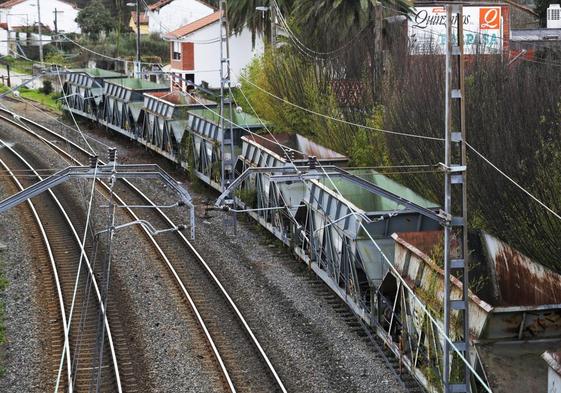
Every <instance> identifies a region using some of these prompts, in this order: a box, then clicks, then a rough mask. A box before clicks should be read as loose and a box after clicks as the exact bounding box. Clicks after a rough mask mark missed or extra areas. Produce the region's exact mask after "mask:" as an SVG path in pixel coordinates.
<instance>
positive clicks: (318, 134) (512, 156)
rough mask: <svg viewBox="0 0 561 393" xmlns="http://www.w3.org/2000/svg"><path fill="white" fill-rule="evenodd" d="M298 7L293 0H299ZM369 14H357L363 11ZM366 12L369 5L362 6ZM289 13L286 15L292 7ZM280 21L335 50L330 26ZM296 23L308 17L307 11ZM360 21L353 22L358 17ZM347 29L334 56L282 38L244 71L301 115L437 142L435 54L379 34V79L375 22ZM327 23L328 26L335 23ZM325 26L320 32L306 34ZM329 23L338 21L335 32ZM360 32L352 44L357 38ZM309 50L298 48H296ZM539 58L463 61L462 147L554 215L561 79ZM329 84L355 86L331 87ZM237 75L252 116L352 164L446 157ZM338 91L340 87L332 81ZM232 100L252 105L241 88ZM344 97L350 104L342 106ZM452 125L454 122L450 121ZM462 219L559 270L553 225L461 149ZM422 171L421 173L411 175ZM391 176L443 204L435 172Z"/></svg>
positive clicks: (560, 252) (439, 101) (440, 70)
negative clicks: (465, 207)
mask: <svg viewBox="0 0 561 393" xmlns="http://www.w3.org/2000/svg"><path fill="white" fill-rule="evenodd" d="M296 3H298V1H296ZM365 12H366V11H365ZM368 12H369V11H368ZM289 15H290V14H289ZM299 18H300V17H299V16H294V17H290V18H289V22H288V23H290V25H291V26H293V27H292V30H293V31H294V32H295V34H296V35H298V36H299V37H301V39H302V40H303V41H305V43H306V46H308V47H309V48H314V49H315V50H316V51H318V52H319V51H327V50H328V48H331V49H333V48H338V47H337V45H336V44H333V45H330V46H329V47H328V46H327V45H326V44H325V42H326V41H329V38H331V37H334V35H333V34H335V33H334V32H333V33H330V30H329V28H330V26H323V27H321V24H322V23H321V19H318V23H316V24H314V25H313V26H312V27H309V26H308V25H306V24H302V23H301V22H299ZM304 19H305V18H304ZM361 20H362V19H361ZM364 23H366V27H361V25H359V27H357V28H356V29H359V31H358V32H357V31H356V29H353V28H352V27H350V28H349V31H348V32H347V33H345V34H346V35H343V36H342V37H339V38H337V40H336V42H347V43H349V44H348V45H347V46H346V47H344V48H343V49H342V50H341V51H340V53H336V54H332V55H330V56H323V58H321V59H319V58H320V57H321V56H319V55H317V56H315V57H314V56H313V53H310V51H309V50H306V49H304V48H303V47H302V46H300V47H299V48H297V46H298V45H297V44H295V43H294V42H293V41H290V40H286V42H285V44H284V45H283V46H282V47H281V48H277V50H276V51H275V52H276V53H275V54H271V53H267V54H266V55H265V56H264V57H263V58H262V59H260V60H257V61H255V62H254V63H253V64H252V65H251V66H250V67H249V68H248V69H247V71H246V74H245V77H247V78H248V79H249V80H250V81H251V82H252V83H253V84H255V85H257V86H260V87H262V88H263V89H264V90H267V91H269V92H271V93H273V94H275V95H276V96H278V97H280V98H283V99H286V100H287V101H290V102H293V103H295V104H298V105H300V106H302V107H305V108H308V109H310V110H313V111H316V112H320V113H323V114H327V115H329V116H331V117H333V118H337V119H343V120H346V121H349V122H354V123H358V124H362V125H367V126H371V127H374V128H380V129H387V130H394V131H398V132H404V133H408V134H414V135H422V136H431V137H437V138H442V137H443V135H444V115H443V113H444V59H443V57H442V56H438V55H428V56H414V55H410V54H409V51H408V48H407V43H406V37H403V36H402V35H400V34H402V33H400V32H401V30H400V29H395V31H392V29H391V28H388V29H387V30H386V38H385V39H386V40H387V42H388V43H390V44H391V45H389V48H390V50H389V51H386V52H385V56H384V60H383V64H384V66H383V74H382V75H383V77H381V79H380V78H377V77H376V76H377V75H380V73H379V72H378V70H377V69H376V64H377V61H376V55H375V53H372V51H371V50H368V49H365V48H364V45H365V44H368V45H370V46H372V45H371V44H372V37H373V32H372V31H373V26H372V25H370V23H371V22H364ZM332 24H333V25H334V26H336V24H335V23H332ZM319 28H324V29H325V33H324V34H323V35H321V37H320V38H317V36H315V35H313V34H310V31H312V30H313V29H319ZM333 28H335V27H333ZM357 36H358V37H359V38H358V39H357V38H355V37H357ZM304 53H306V54H304ZM537 56H538V59H539V60H540V61H539V62H528V61H524V59H522V58H520V59H518V60H517V61H514V62H510V59H509V58H508V56H498V55H496V56H488V55H487V56H479V57H477V58H476V59H475V60H474V61H471V62H470V63H468V65H467V66H466V77H465V80H466V124H467V132H468V141H469V143H470V144H471V145H472V146H473V147H474V148H475V149H477V150H478V151H480V152H481V153H482V154H483V155H484V156H485V157H487V158H488V159H489V160H491V161H492V162H493V163H494V164H496V165H497V166H498V167H499V168H501V169H502V170H504V171H505V172H506V173H507V174H509V175H510V176H511V177H512V179H513V180H514V181H516V182H517V183H519V184H520V185H521V186H523V187H524V188H526V189H527V190H529V191H530V192H531V193H533V194H534V195H535V196H536V197H537V198H539V199H540V200H542V201H543V202H544V203H545V204H546V205H548V206H550V207H551V208H552V209H553V210H555V211H557V212H561V198H559V195H561V172H560V170H559V168H561V127H560V124H561V91H560V90H559V89H558V86H559V85H560V82H561V74H559V72H558V67H556V65H557V63H556V62H555V61H554V60H552V59H549V57H548V56H551V54H544V53H537ZM338 81H343V82H345V83H347V84H348V85H350V83H349V82H353V83H355V86H356V85H358V86H359V89H358V90H355V91H353V92H349V91H345V90H344V89H343V90H341V89H339V90H338V87H337V83H338ZM252 83H248V82H247V81H242V88H241V89H242V90H243V92H244V93H245V94H246V96H247V97H248V98H249V101H250V102H251V104H252V106H253V107H254V108H255V110H256V111H257V113H258V114H259V115H260V116H261V117H262V118H263V119H265V120H267V121H269V122H270V123H271V124H272V125H273V127H272V129H273V130H274V131H275V132H277V131H291V132H299V133H302V134H304V135H306V136H308V137H311V138H312V139H314V140H316V141H317V142H319V143H322V144H324V145H326V146H328V147H330V148H333V149H334V150H337V151H339V152H341V153H344V154H347V155H349V156H350V157H351V164H353V165H360V166H363V165H387V164H389V165H411V164H415V165H435V164H437V163H438V162H441V161H442V160H443V156H444V146H443V144H442V142H440V141H434V140H424V139H416V138H411V137H405V136H398V135H392V134H388V133H382V132H378V131H374V130H366V129H364V128H362V129H361V128H359V127H355V126H351V125H348V124H345V123H341V122H337V121H334V120H330V119H326V118H324V117H320V116H317V115H314V114H311V113H308V112H305V111H302V110H299V109H297V108H295V107H293V106H291V105H288V104H286V103H283V102H282V101H279V100H278V99H276V98H274V97H272V96H270V95H268V94H266V93H264V92H263V91H261V90H259V89H257V88H256V87H255V86H254V85H253V84H252ZM339 87H340V86H339ZM236 100H237V101H238V104H239V105H241V106H242V107H243V108H244V109H245V110H247V111H251V109H250V107H249V105H248V104H247V103H245V99H244V97H243V95H242V94H240V93H238V94H237V95H236ZM349 100H351V101H352V102H351V103H350V104H349V102H348V101H349ZM454 121H455V123H457V119H454ZM468 160H469V164H468V168H469V175H468V182H469V184H468V189H469V209H470V210H469V211H470V214H469V220H470V226H471V228H474V229H484V230H487V231H489V232H490V233H493V234H494V235H496V236H498V237H499V238H501V239H503V240H504V241H506V242H508V243H509V244H511V245H513V246H514V247H516V248H518V249H520V250H521V251H522V252H524V253H525V254H527V255H528V256H530V257H531V258H533V259H534V260H536V261H537V262H539V263H541V264H543V265H545V266H548V267H550V268H552V269H554V270H556V271H559V272H561V262H559V261H561V243H560V242H558V241H557V234H558V233H559V231H560V230H561V221H560V220H558V219H557V218H556V217H555V216H554V215H552V214H550V213H549V212H547V211H546V210H545V209H544V208H543V207H541V206H540V205H538V204H537V203H535V201H533V200H532V199H530V197H528V196H527V195H525V194H524V193H523V192H522V191H521V190H520V189H518V188H517V187H516V186H514V185H513V184H512V183H511V182H510V181H509V180H508V179H506V178H505V177H503V176H501V175H500V174H499V173H498V172H497V171H495V170H494V169H493V168H492V167H491V166H490V165H489V164H488V163H486V162H485V161H484V160H483V159H482V158H481V157H480V156H478V155H477V154H475V153H474V152H473V151H469V152H468ZM419 172H421V171H419ZM422 172H427V173H414V174H411V173H407V174H397V175H394V176H397V177H398V178H399V180H400V181H401V182H403V183H405V184H406V185H408V186H409V187H411V188H413V189H414V190H415V191H417V192H419V193H420V194H422V195H423V196H425V197H428V198H431V199H433V200H435V201H441V200H442V194H443V179H442V174H441V173H438V172H436V171H433V170H426V171H422Z"/></svg>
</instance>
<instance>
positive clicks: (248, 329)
mask: <svg viewBox="0 0 561 393" xmlns="http://www.w3.org/2000/svg"><path fill="white" fill-rule="evenodd" d="M0 111H3V112H6V113H9V114H10V115H12V116H14V115H16V114H15V113H14V112H11V111H8V110H5V109H2V108H0ZM16 116H18V117H19V119H21V120H22V121H25V122H27V123H29V124H32V125H33V126H35V127H38V128H40V129H42V130H44V131H45V132H47V133H49V134H50V135H53V136H55V137H56V138H59V139H61V140H63V141H64V142H66V143H69V144H70V145H72V146H73V147H74V148H76V149H78V150H79V151H80V152H81V153H82V154H85V155H87V156H88V157H90V156H91V154H90V153H89V152H88V151H86V150H85V149H84V148H82V147H81V146H79V145H78V144H76V143H74V142H73V141H71V140H69V139H68V138H66V137H63V136H62V135H60V134H58V133H57V132H55V131H52V130H50V129H49V128H47V127H45V126H43V125H41V124H38V123H37V122H35V121H33V120H31V119H28V118H26V117H24V116H21V115H16ZM0 118H2V119H4V120H6V121H9V122H11V123H12V124H15V125H16V126H18V127H20V128H23V129H24V130H26V131H27V132H30V133H31V134H33V135H35V136H36V137H38V138H39V139H40V140H42V141H43V142H45V143H47V144H48V145H49V146H51V147H52V148H53V149H55V150H56V151H58V152H59V153H62V154H63V155H64V156H66V157H68V158H69V159H71V160H72V161H74V162H76V163H79V164H82V165H85V164H86V163H80V162H79V161H78V160H77V159H76V158H74V157H73V156H72V155H71V154H70V153H68V152H66V151H64V150H62V149H61V148H59V147H58V146H56V145H55V144H54V143H52V142H51V141H49V140H47V139H46V138H43V137H41V136H40V135H38V134H36V133H35V132H33V131H32V130H29V129H26V128H25V127H22V126H21V125H20V124H17V123H15V122H13V121H12V120H10V119H7V118H5V117H4V116H1V115H0ZM123 181H124V183H125V184H127V185H128V186H129V187H130V188H131V189H133V191H135V192H136V193H137V194H138V195H139V196H141V197H142V198H143V199H144V200H145V201H146V202H147V203H148V204H150V205H152V206H154V209H155V210H156V211H157V212H158V214H159V215H160V216H161V217H162V218H163V219H164V220H165V221H166V222H167V223H168V224H169V225H171V226H175V224H174V223H173V221H172V220H171V219H170V218H169V217H168V216H167V215H166V214H165V213H164V212H163V211H162V210H161V209H159V208H157V207H156V204H155V203H154V202H153V201H152V200H151V199H150V198H149V197H148V196H146V195H145V194H144V193H142V192H141V191H140V190H139V189H138V188H137V187H136V186H134V185H133V184H132V183H131V182H129V181H128V180H126V179H123ZM101 184H103V183H101ZM120 203H121V204H124V202H123V201H121V202H120ZM129 212H130V213H131V214H134V213H133V212H132V211H130V209H129ZM136 219H137V218H136ZM143 229H144V228H143ZM144 230H145V229H144ZM145 231H146V230H145ZM147 235H150V234H149V233H147ZM178 235H179V236H180V238H181V240H182V241H183V242H184V244H185V245H186V246H187V247H188V248H189V249H190V250H191V252H192V253H193V255H194V256H195V257H196V258H197V260H198V261H199V263H201V265H202V266H203V267H204V268H205V270H206V271H207V273H208V274H209V276H210V277H211V278H212V280H213V281H214V282H215V284H216V285H217V286H218V288H219V289H220V291H221V293H222V295H223V296H224V298H225V299H226V300H227V302H228V304H229V305H230V306H231V307H232V309H233V310H234V313H235V314H236V316H237V317H238V319H239V320H240V322H241V323H242V325H243V326H244V328H245V331H246V333H247V334H248V335H249V337H250V338H251V341H252V342H253V344H254V345H255V347H256V348H257V350H258V352H259V354H260V355H261V357H262V358H263V361H264V362H265V363H266V365H267V368H268V369H269V372H270V373H271V375H273V377H274V379H275V381H276V383H277V385H278V387H279V388H280V390H281V391H282V392H283V393H287V390H286V388H285V386H284V384H283V382H282V380H281V379H280V377H279V375H278V373H277V371H276V370H275V368H274V366H273V364H272V362H271V361H270V359H269V357H268V356H267V354H266V353H265V350H264V349H263V347H262V346H261V344H260V343H259V341H258V340H257V337H256V336H255V334H254V333H253V331H252V329H251V327H250V326H249V324H248V323H247V321H246V320H245V318H244V316H243V315H242V313H241V312H240V310H239V308H238V307H237V305H236V304H235V302H234V300H233V299H232V298H231V296H230V295H229V294H228V292H227V291H226V289H225V288H224V286H223V285H222V283H221V282H220V280H219V279H218V277H217V276H216V275H215V273H214V271H213V270H212V269H211V267H210V266H209V265H208V264H207V263H206V261H205V260H204V259H203V257H202V256H201V255H200V254H199V252H198V251H197V250H196V249H195V247H194V246H193V245H192V244H191V242H190V241H189V240H188V239H187V238H186V237H185V235H183V233H181V232H178ZM154 242H156V241H155V240H154ZM156 243H157V242H156ZM157 249H159V250H161V248H160V247H159V246H158V247H157ZM166 259H167V258H166ZM174 272H175V270H174ZM176 275H177V273H174V276H176ZM177 277H178V276H177ZM181 285H182V286H183V283H181ZM193 304H194V303H193ZM201 320H202V318H201ZM221 364H223V363H221ZM228 378H229V377H228ZM229 381H230V383H231V380H229ZM232 387H233V385H232Z"/></svg>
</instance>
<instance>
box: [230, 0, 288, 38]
mask: <svg viewBox="0 0 561 393" xmlns="http://www.w3.org/2000/svg"><path fill="white" fill-rule="evenodd" d="M294 1H298V0H276V2H277V4H278V5H279V7H280V8H281V11H282V12H283V13H286V14H289V13H290V12H291V10H292V4H293V2H294ZM272 4H273V0H235V1H229V2H228V21H229V23H230V29H231V31H232V32H233V33H240V32H241V31H242V30H243V28H244V27H246V26H247V27H249V28H250V29H251V32H252V36H253V40H254V41H255V35H256V33H257V32H260V33H264V34H265V36H266V37H268V36H269V34H270V25H271V20H270V19H269V18H270V12H267V14H266V15H265V14H263V13H261V12H259V11H257V9H256V8H257V7H260V6H267V7H270V6H272Z"/></svg>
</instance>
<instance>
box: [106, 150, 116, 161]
mask: <svg viewBox="0 0 561 393" xmlns="http://www.w3.org/2000/svg"><path fill="white" fill-rule="evenodd" d="M107 151H108V155H109V162H115V160H116V159H117V149H115V148H114V147H110V148H109V149H107Z"/></svg>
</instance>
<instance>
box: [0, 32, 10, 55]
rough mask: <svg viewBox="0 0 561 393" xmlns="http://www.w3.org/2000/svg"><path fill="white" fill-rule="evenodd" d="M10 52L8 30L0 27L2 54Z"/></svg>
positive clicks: (0, 50) (0, 52)
mask: <svg viewBox="0 0 561 393" xmlns="http://www.w3.org/2000/svg"><path fill="white" fill-rule="evenodd" d="M8 54H9V51H8V30H4V29H0V55H2V56H5V55H8Z"/></svg>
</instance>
